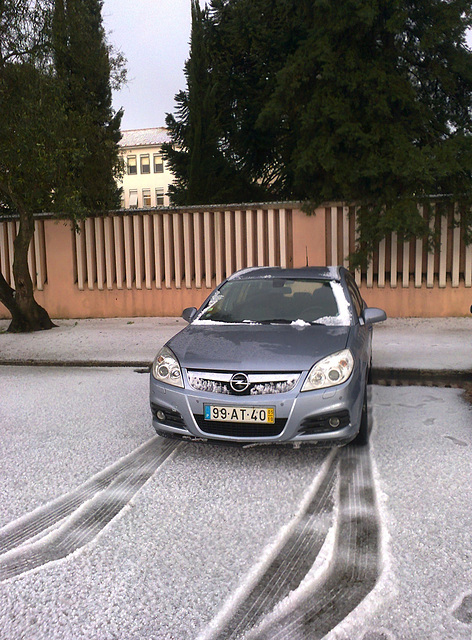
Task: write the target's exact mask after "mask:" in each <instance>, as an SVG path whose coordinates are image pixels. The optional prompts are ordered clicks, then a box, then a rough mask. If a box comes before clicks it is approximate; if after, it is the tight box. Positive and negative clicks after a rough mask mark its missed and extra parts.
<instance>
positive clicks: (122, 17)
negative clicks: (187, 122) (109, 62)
mask: <svg viewBox="0 0 472 640" xmlns="http://www.w3.org/2000/svg"><path fill="white" fill-rule="evenodd" d="M103 22H104V27H105V30H106V31H107V33H108V39H109V41H110V42H111V43H112V44H114V45H115V47H117V48H118V49H120V50H121V52H122V53H123V55H124V56H125V57H126V58H127V59H128V64H127V68H128V84H127V85H126V86H125V87H123V89H121V91H119V92H117V93H115V94H114V99H113V106H114V107H115V109H119V108H120V107H123V108H124V110H125V113H124V116H123V120H122V129H123V130H125V129H144V128H147V127H162V126H165V114H166V113H169V112H173V111H174V96H175V94H176V93H177V92H178V91H180V89H185V77H184V73H183V68H184V63H185V60H186V59H187V58H188V54H189V41H190V22H191V16H190V0H105V1H104V5H103ZM110 32H111V33H110Z"/></svg>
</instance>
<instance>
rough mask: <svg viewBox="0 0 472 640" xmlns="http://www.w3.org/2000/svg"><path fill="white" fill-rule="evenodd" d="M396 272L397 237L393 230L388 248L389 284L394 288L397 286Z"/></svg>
mask: <svg viewBox="0 0 472 640" xmlns="http://www.w3.org/2000/svg"><path fill="white" fill-rule="evenodd" d="M397 273H398V238H397V234H396V233H395V232H393V233H392V237H391V250H390V286H391V288H392V289H395V288H396V286H397Z"/></svg>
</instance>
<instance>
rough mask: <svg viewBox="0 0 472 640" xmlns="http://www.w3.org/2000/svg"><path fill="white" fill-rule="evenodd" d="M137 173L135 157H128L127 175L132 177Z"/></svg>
mask: <svg viewBox="0 0 472 640" xmlns="http://www.w3.org/2000/svg"><path fill="white" fill-rule="evenodd" d="M137 173H138V167H137V165H136V156H128V175H129V176H133V175H136V174H137Z"/></svg>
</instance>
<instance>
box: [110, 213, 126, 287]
mask: <svg viewBox="0 0 472 640" xmlns="http://www.w3.org/2000/svg"><path fill="white" fill-rule="evenodd" d="M123 226H124V225H123V218H122V217H121V216H115V217H114V218H113V235H114V239H115V270H116V288H117V289H123V286H124V281H125V242H124V230H123Z"/></svg>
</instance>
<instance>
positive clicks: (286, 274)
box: [228, 267, 345, 282]
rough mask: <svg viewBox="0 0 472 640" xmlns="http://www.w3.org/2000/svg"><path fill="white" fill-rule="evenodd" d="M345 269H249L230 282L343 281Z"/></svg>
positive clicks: (237, 274)
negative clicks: (263, 279) (271, 279)
mask: <svg viewBox="0 0 472 640" xmlns="http://www.w3.org/2000/svg"><path fill="white" fill-rule="evenodd" d="M343 271H345V269H344V268H343V267H302V268H299V269H284V268H282V267H248V268H247V269H241V271H236V273H233V275H231V276H230V277H229V278H228V280H230V281H231V280H254V279H255V280H257V279H259V278H287V279H293V278H295V279H297V278H303V279H306V280H331V281H332V280H335V281H338V282H339V281H340V280H341V279H342V272H343Z"/></svg>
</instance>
